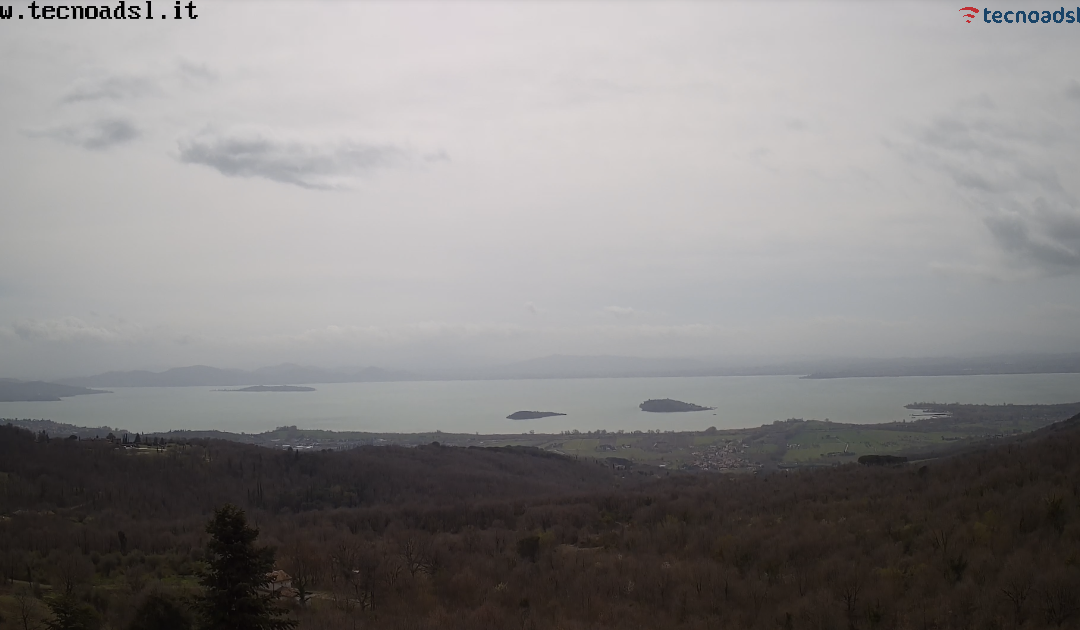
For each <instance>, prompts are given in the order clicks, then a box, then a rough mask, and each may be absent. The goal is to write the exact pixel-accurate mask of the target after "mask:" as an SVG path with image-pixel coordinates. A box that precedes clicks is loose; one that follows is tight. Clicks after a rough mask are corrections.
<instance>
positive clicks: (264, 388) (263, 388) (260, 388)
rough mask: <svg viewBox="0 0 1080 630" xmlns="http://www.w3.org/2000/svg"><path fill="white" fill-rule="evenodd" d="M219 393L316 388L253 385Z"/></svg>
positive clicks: (311, 389)
mask: <svg viewBox="0 0 1080 630" xmlns="http://www.w3.org/2000/svg"><path fill="white" fill-rule="evenodd" d="M214 391H218V392H313V391H315V388H314V387H300V386H299V385H252V386H251V387H244V388H242V389H218V390H214Z"/></svg>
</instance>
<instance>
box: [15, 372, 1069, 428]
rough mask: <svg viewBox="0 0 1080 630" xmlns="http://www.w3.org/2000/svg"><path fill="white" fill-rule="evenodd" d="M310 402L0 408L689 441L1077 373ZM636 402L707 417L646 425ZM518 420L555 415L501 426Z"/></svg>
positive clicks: (155, 419)
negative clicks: (712, 431) (690, 409)
mask: <svg viewBox="0 0 1080 630" xmlns="http://www.w3.org/2000/svg"><path fill="white" fill-rule="evenodd" d="M312 386H313V387H315V388H316V390H317V391H314V392H290V393H228V392H221V391H214V390H215V389H218V388H214V387H142V388H113V389H112V390H111V391H112V392H113V393H111V394H99V395H91V396H76V397H72V398H65V399H63V400H61V401H59V402H19V403H0V417H2V418H45V419H50V420H55V421H57V422H64V423H69V424H74V425H79V426H91V427H93V426H102V425H108V426H112V427H118V428H123V429H128V430H131V431H139V432H157V431H168V430H172V429H218V430H222V431H232V432H245V433H258V432H261V431H266V430H269V429H273V428H276V427H279V426H283V425H297V426H299V427H301V428H318V429H331V430H335V431H372V432H401V433H409V432H423V431H434V430H441V431H444V432H454V433H473V432H478V433H521V432H526V431H530V430H533V431H536V432H537V433H558V432H560V431H563V430H570V429H579V430H581V431H588V430H596V429H606V430H608V431H617V430H619V429H624V430H627V431H633V430H647V429H660V430H679V431H684V430H701V429H706V428H708V427H710V426H715V427H717V428H718V429H731V428H744V427H754V426H760V425H762V424H767V423H771V422H774V421H776V420H785V419H788V418H805V419H819V420H823V419H826V418H828V419H830V420H833V421H835V422H854V423H881V422H890V421H896V420H902V419H905V418H910V417H911V415H912V410H908V409H905V408H904V405H906V404H910V403H914V402H942V403H945V402H960V403H973V404H979V403H981V404H1003V403H1013V404H1035V403H1043V404H1055V403H1066V402H1076V401H1078V400H1080V374H1022V375H986V376H933V377H902V378H850V379H828V380H809V379H800V378H799V377H796V376H754V377H678V378H622V379H545V380H485V381H421V382H388V383H343V384H315V385H312ZM648 398H675V399H678V400H683V401H686V402H691V403H696V404H699V405H706V406H710V407H716V409H715V410H714V411H705V412H696V413H674V414H653V413H645V412H642V411H640V410H639V409H638V405H639V404H640V403H641V402H642V401H644V400H646V399H648ZM518 410H537V411H555V412H561V413H565V414H567V415H566V416H558V417H552V418H544V419H540V420H531V421H513V420H507V419H506V416H507V415H509V414H510V413H513V412H514V411H518Z"/></svg>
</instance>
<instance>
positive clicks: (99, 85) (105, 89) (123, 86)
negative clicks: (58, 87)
mask: <svg viewBox="0 0 1080 630" xmlns="http://www.w3.org/2000/svg"><path fill="white" fill-rule="evenodd" d="M158 91H159V90H158V87H157V84H155V83H154V82H153V81H151V80H150V79H147V78H143V77H124V76H111V77H102V78H98V79H89V80H85V81H82V82H80V83H79V84H78V85H76V86H75V87H73V88H72V89H71V90H69V91H68V93H67V94H65V95H64V97H63V98H62V99H61V101H62V102H64V103H78V102H81V101H98V100H125V99H130V98H138V97H141V96H147V95H150V94H154V93H157V92H158Z"/></svg>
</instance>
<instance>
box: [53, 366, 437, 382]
mask: <svg viewBox="0 0 1080 630" xmlns="http://www.w3.org/2000/svg"><path fill="white" fill-rule="evenodd" d="M416 378H417V377H416V376H415V375H413V374H410V373H408V372H395V371H389V370H383V369H380V368H376V367H366V368H343V369H338V370H326V369H323V368H315V367H304V366H300V365H296V364H294V363H282V364H281V365H275V366H273V367H264V368H259V369H257V370H232V369H222V368H215V367H209V366H206V365H192V366H189V367H181V368H173V369H171V370H165V371H164V372H148V371H146V370H136V371H133V372H106V373H104V374H98V375H96V376H82V377H76V378H65V379H61V380H59V381H58V382H59V383H63V384H65V385H76V386H80V387H192V386H219V387H220V386H225V387H237V386H246V385H290V384H296V383H362V382H368V381H411V380H416Z"/></svg>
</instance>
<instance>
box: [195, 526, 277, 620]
mask: <svg viewBox="0 0 1080 630" xmlns="http://www.w3.org/2000/svg"><path fill="white" fill-rule="evenodd" d="M206 531H207V533H208V534H210V537H211V538H210V541H209V542H208V543H207V545H206V551H207V555H208V556H209V566H208V567H207V569H206V570H205V571H204V572H203V574H202V577H201V579H200V583H201V584H202V586H203V588H204V591H205V592H204V594H203V596H202V599H201V600H200V601H199V612H200V614H201V616H202V621H203V625H202V627H203V628H204V629H205V630H287V629H289V628H293V627H295V626H296V621H294V620H292V619H285V618H284V615H285V614H286V613H285V611H284V610H282V609H280V608H279V607H277V606H276V604H275V599H276V595H275V594H273V593H270V592H269V589H268V587H269V585H270V576H269V574H270V572H271V571H272V570H273V568H274V550H273V549H271V548H269V547H257V546H256V545H255V539H256V538H258V536H259V530H258V529H255V528H253V527H248V524H247V516H246V515H245V514H244V511H243V510H241V509H240V508H238V507H236V506H234V505H226V506H224V507H222V508H220V509H219V510H217V511H216V512H215V513H214V517H213V518H212V519H211V520H210V523H209V524H208V525H207V527H206Z"/></svg>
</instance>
